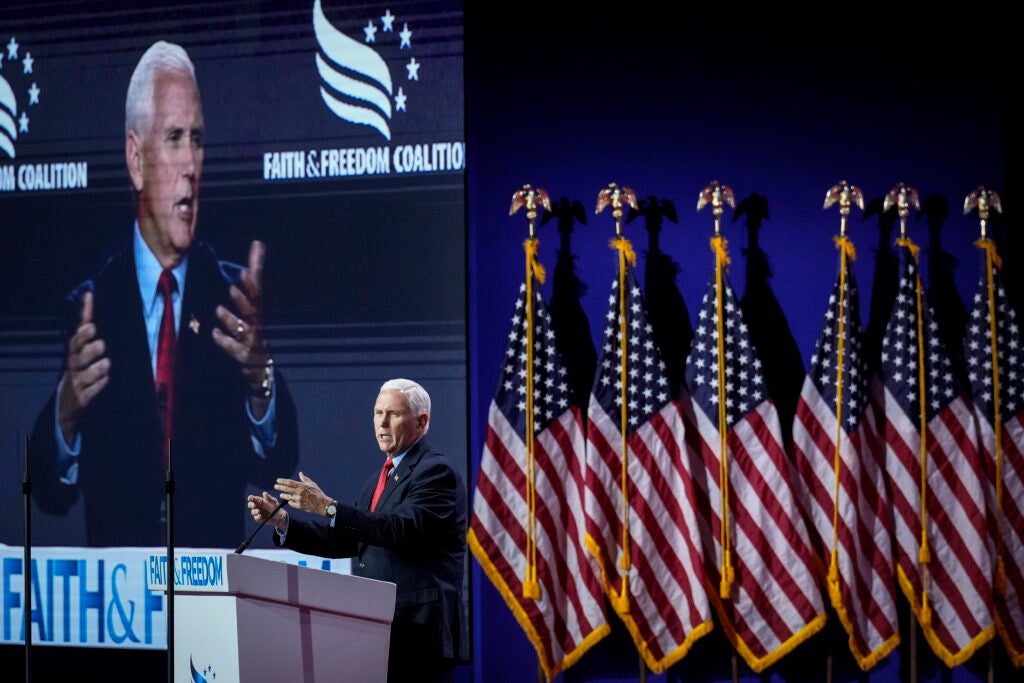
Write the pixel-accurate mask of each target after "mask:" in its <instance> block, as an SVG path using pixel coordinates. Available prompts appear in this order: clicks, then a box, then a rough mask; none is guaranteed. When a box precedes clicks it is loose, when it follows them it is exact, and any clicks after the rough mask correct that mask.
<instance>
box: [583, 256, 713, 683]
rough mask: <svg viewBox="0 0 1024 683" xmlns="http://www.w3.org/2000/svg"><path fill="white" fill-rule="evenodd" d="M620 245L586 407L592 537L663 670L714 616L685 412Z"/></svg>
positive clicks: (620, 600) (629, 624) (616, 598)
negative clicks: (706, 581) (674, 394)
mask: <svg viewBox="0 0 1024 683" xmlns="http://www.w3.org/2000/svg"><path fill="white" fill-rule="evenodd" d="M618 244H619V248H620V272H619V276H618V277H617V278H616V279H615V281H614V282H613V283H612V291H611V295H610V297H609V306H608V314H607V317H606V320H605V331H604V335H603V343H602V347H601V352H600V359H599V361H598V370H597V377H596V378H595V381H594V386H593V390H592V392H591V396H590V405H589V408H588V428H587V442H588V443H587V475H586V484H587V486H586V499H585V506H586V513H587V546H588V548H589V549H590V550H591V552H592V553H593V555H594V557H596V558H598V561H599V564H600V566H601V572H602V579H603V583H604V588H605V591H606V594H607V595H608V597H609V599H610V602H611V604H612V606H613V608H614V609H615V610H616V612H617V614H618V615H619V617H620V618H621V619H622V622H623V623H624V624H625V626H626V628H627V629H628V630H629V632H630V634H631V635H632V637H633V641H634V643H635V645H636V647H637V650H638V651H639V653H640V655H641V657H642V658H643V660H644V662H645V663H646V665H647V666H648V667H649V668H650V669H651V670H652V671H654V672H655V673H661V672H663V671H665V669H667V668H668V667H669V666H671V665H672V664H674V663H676V662H678V661H679V660H681V659H682V658H683V657H684V656H685V655H686V653H687V652H688V651H689V650H690V648H691V647H692V645H693V644H694V643H695V642H696V641H697V640H698V639H699V638H701V637H702V636H704V635H705V634H707V633H708V632H710V631H711V629H712V628H713V621H712V618H711V608H710V607H709V605H708V600H707V595H706V591H705V586H704V574H703V562H702V559H701V548H700V537H699V535H698V530H697V520H696V517H695V509H696V508H695V501H694V497H693V495H694V488H693V482H692V480H691V475H690V471H689V469H688V463H687V462H686V460H685V453H684V449H683V443H682V440H683V423H682V417H681V414H680V411H679V406H678V404H677V402H676V401H675V400H673V397H672V396H671V390H670V388H669V383H668V377H667V374H666V370H665V364H664V362H663V361H662V359H661V355H660V353H659V351H658V349H657V347H656V346H655V344H654V340H653V336H652V329H651V326H650V324H649V323H648V320H647V313H646V311H645V308H644V303H643V296H642V294H641V291H640V287H639V286H638V285H637V283H636V280H635V275H634V272H633V269H632V264H631V263H630V262H627V260H626V258H625V257H624V256H623V254H624V253H626V252H628V253H632V252H631V249H629V247H628V242H626V241H625V240H621V241H620V242H618ZM624 473H625V475H624Z"/></svg>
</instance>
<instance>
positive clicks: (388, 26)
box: [380, 9, 395, 33]
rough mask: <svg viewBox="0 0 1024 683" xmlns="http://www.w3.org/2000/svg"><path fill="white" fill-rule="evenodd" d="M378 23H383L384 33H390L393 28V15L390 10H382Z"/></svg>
mask: <svg viewBox="0 0 1024 683" xmlns="http://www.w3.org/2000/svg"><path fill="white" fill-rule="evenodd" d="M380 23H382V24H384V33H391V32H392V31H393V30H394V28H393V26H392V24H394V23H395V15H394V14H392V13H391V10H389V9H386V10H384V16H382V17H381V18H380Z"/></svg>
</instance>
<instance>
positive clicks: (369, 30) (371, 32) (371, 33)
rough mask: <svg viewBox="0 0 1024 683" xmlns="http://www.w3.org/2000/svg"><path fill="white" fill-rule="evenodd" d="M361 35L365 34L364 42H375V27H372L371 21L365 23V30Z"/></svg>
mask: <svg viewBox="0 0 1024 683" xmlns="http://www.w3.org/2000/svg"><path fill="white" fill-rule="evenodd" d="M363 33H365V34H366V42H368V43H375V42H377V27H376V26H374V25H373V22H372V21H368V22H366V28H364V29H363Z"/></svg>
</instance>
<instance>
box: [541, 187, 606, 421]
mask: <svg viewBox="0 0 1024 683" xmlns="http://www.w3.org/2000/svg"><path fill="white" fill-rule="evenodd" d="M550 220H555V221H557V224H558V234H559V236H560V237H561V241H560V242H559V246H558V256H557V258H556V260H555V277H554V282H553V283H552V285H551V302H550V303H549V304H548V313H550V314H551V327H552V328H554V331H555V344H556V345H557V346H558V351H559V353H560V354H561V355H562V363H563V364H564V365H565V370H566V372H567V373H568V375H569V386H570V387H571V389H572V396H573V401H574V402H575V403H576V405H577V406H579V407H580V409H581V410H582V412H583V415H586V414H587V403H588V402H589V400H590V398H589V397H590V390H591V388H592V386H593V382H594V375H595V373H596V372H597V350H596V349H595V347H594V339H593V337H592V335H591V334H590V322H589V321H588V319H587V314H586V312H584V310H583V304H581V303H580V301H581V300H582V299H583V295H584V294H586V292H587V285H586V283H584V282H583V281H581V280H580V279H579V277H577V275H576V256H574V255H573V253H572V240H571V239H570V238H571V237H572V231H573V228H575V227H576V225H577V224H579V225H586V224H587V212H586V211H584V209H583V204H582V203H581V202H580V201H578V200H575V199H573V200H570V199H569V198H568V197H562V198H561V199H559V200H557V201H555V202H552V204H551V213H545V214H544V215H543V216H542V217H541V219H540V224H541V225H544V224H545V223H547V222H548V221H550Z"/></svg>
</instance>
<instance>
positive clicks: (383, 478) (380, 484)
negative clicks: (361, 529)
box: [370, 458, 395, 512]
mask: <svg viewBox="0 0 1024 683" xmlns="http://www.w3.org/2000/svg"><path fill="white" fill-rule="evenodd" d="M394 466H395V463H393V462H392V461H391V458H388V459H387V460H385V461H384V467H383V468H381V471H380V479H378V480H377V490H376V491H374V492H373V501H372V502H371V503H370V511H371V512H372V511H373V510H375V509H376V507H377V501H378V500H379V499H380V494H381V493H382V492H383V491H384V484H386V483H387V482H388V473H389V472H391V468H392V467H394Z"/></svg>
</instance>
